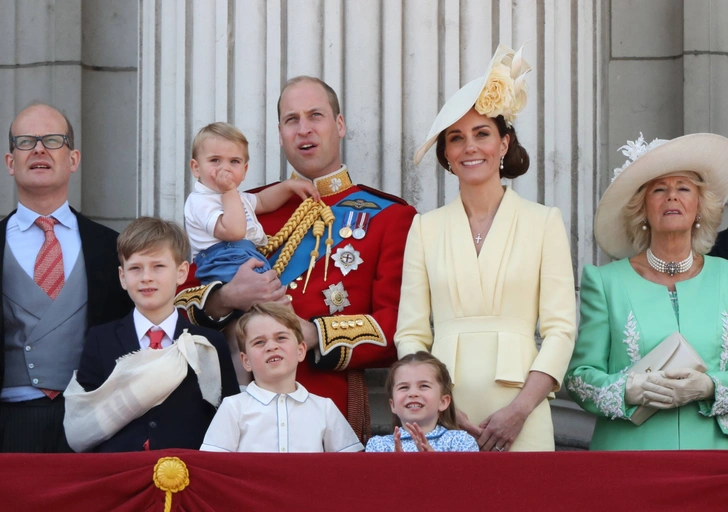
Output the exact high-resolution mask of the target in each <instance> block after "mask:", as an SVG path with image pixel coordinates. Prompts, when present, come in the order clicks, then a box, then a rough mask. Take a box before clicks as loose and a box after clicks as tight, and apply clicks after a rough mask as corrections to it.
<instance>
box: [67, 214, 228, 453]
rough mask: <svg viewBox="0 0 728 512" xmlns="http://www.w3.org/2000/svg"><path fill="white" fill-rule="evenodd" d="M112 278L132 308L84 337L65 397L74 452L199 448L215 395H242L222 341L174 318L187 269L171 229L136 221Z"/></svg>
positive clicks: (176, 230) (181, 244)
mask: <svg viewBox="0 0 728 512" xmlns="http://www.w3.org/2000/svg"><path fill="white" fill-rule="evenodd" d="M117 246H118V253H119V261H120V263H121V266H120V267H119V279H120V280H121V285H122V287H123V288H124V289H125V290H126V291H127V292H128V293H129V296H130V297H131V299H132V301H134V304H135V308H134V311H133V312H132V313H131V314H129V315H128V316H127V317H125V318H123V319H122V320H118V321H115V322H110V323H108V324H104V325H101V326H98V327H94V328H92V329H90V330H89V332H88V337H87V340H86V344H85V346H84V349H83V353H82V355H81V362H80V365H79V368H78V371H77V372H76V374H75V378H74V379H73V380H71V383H70V384H69V386H68V389H66V392H65V396H66V416H65V421H64V425H65V428H66V436H67V438H68V441H69V444H70V446H71V447H72V448H73V449H74V450H76V451H87V450H89V449H94V450H95V451H100V452H120V451H138V450H157V449H165V448H190V449H197V448H199V446H200V445H201V444H202V440H203V438H204V435H205V431H206V430H207V427H208V426H209V424H210V421H212V418H213V416H214V415H215V410H216V409H217V406H218V405H219V403H220V400H221V398H222V397H225V396H230V395H234V394H236V393H238V392H239V387H238V383H237V379H236V377H235V370H234V369H233V365H232V359H231V357H230V352H229V350H228V348H227V343H226V341H225V338H224V336H223V335H222V334H221V333H219V332H216V331H213V330H209V329H205V328H201V327H197V326H194V325H192V324H191V323H190V322H188V321H187V320H186V319H185V318H184V317H183V316H182V315H179V314H178V313H177V310H176V309H175V307H174V303H173V301H174V296H175V292H176V289H177V286H178V285H179V284H181V283H183V282H184V281H185V279H186V278H187V272H188V270H189V263H187V262H186V261H185V256H186V255H187V253H188V251H189V243H188V241H187V236H186V235H185V233H184V231H183V230H182V228H180V227H179V226H178V225H177V224H175V223H174V222H168V221H163V220H161V219H154V218H151V217H142V218H139V219H137V220H135V221H134V222H132V223H131V224H130V225H129V226H128V227H127V228H126V229H125V230H124V231H123V232H122V233H121V235H119V240H118V243H117Z"/></svg>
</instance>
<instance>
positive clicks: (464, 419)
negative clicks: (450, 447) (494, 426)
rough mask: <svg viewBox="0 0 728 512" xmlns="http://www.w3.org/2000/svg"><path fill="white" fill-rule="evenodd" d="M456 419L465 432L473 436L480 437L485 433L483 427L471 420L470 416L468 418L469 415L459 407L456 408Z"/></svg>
mask: <svg viewBox="0 0 728 512" xmlns="http://www.w3.org/2000/svg"><path fill="white" fill-rule="evenodd" d="M455 419H456V420H457V422H458V426H459V427H460V428H461V429H463V430H464V431H465V432H467V433H468V434H470V435H471V436H473V437H474V438H475V439H478V438H479V437H480V435H481V434H482V433H483V429H482V428H480V427H478V426H477V425H475V424H474V423H473V422H471V421H470V418H468V415H467V414H465V413H464V412H463V411H461V410H460V409H458V408H457V407H456V408H455Z"/></svg>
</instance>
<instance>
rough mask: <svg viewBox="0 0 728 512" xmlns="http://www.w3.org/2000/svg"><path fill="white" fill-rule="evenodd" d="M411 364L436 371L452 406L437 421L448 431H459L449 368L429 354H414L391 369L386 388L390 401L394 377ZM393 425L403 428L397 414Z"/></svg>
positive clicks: (437, 378) (394, 416)
mask: <svg viewBox="0 0 728 512" xmlns="http://www.w3.org/2000/svg"><path fill="white" fill-rule="evenodd" d="M410 364H428V365H430V366H432V368H434V370H435V379H436V380H437V382H438V383H439V384H440V390H441V392H442V394H443V396H444V395H449V396H450V405H449V406H448V407H447V409H445V410H444V411H440V415H439V417H438V419H437V423H438V424H440V425H442V426H443V427H445V428H446V429H448V430H459V429H460V427H459V426H458V421H457V419H456V417H455V400H454V399H453V397H452V386H453V384H452V379H451V378H450V372H449V371H447V366H445V364H444V363H443V362H442V361H440V360H439V359H438V358H436V357H435V356H433V355H432V354H430V353H429V352H424V351H420V352H415V353H414V354H408V355H406V356H404V357H403V358H402V359H400V360H399V361H397V362H396V363H394V364H393V365H392V367H391V368H390V369H389V374H387V381H386V382H385V384H384V387H385V388H386V390H387V395H389V398H390V399H393V398H394V375H395V373H397V370H399V369H400V368H402V367H403V366H406V365H410ZM392 423H393V426H395V427H401V426H402V422H401V421H400V419H399V417H398V416H397V415H396V414H392Z"/></svg>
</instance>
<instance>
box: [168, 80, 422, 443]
mask: <svg viewBox="0 0 728 512" xmlns="http://www.w3.org/2000/svg"><path fill="white" fill-rule="evenodd" d="M278 115H279V125H278V128H279V133H280V140H281V145H282V147H283V150H284V152H285V153H286V157H287V159H288V162H289V163H290V164H291V165H292V166H293V168H294V169H295V172H294V173H293V176H292V178H297V179H309V180H312V181H313V183H314V184H315V185H316V187H317V189H318V191H319V193H320V194H321V202H320V203H315V202H314V201H313V200H310V199H309V200H307V201H306V202H304V203H302V202H301V199H300V198H298V197H294V198H292V199H291V200H290V201H289V202H288V203H286V204H285V205H284V206H283V207H281V208H280V209H278V210H277V211H275V212H273V213H270V214H266V215H261V216H259V217H258V219H259V221H260V222H261V224H262V225H263V228H264V229H265V231H266V233H267V234H268V235H269V236H270V235H273V236H272V237H270V239H269V240H270V241H269V244H268V246H267V247H266V249H265V250H264V251H263V252H264V253H265V254H266V256H268V257H269V259H270V261H271V264H272V265H273V269H274V270H271V271H268V272H266V273H263V274H258V273H256V272H254V271H253V268H254V267H255V266H257V265H258V264H259V263H257V262H255V261H254V260H252V259H251V260H250V261H249V262H247V263H246V264H244V265H243V266H241V268H240V270H239V271H238V273H237V274H236V275H235V277H234V278H233V280H232V281H230V282H229V283H227V284H224V285H223V284H222V283H212V284H210V285H207V286H202V287H193V288H188V289H186V290H185V291H183V292H181V293H180V294H179V296H178V300H177V304H178V306H182V307H185V309H186V310H187V312H188V315H189V317H190V319H191V320H193V321H194V322H196V323H201V324H205V325H211V324H215V323H217V324H218V325H219V324H220V321H219V320H215V319H219V318H221V317H225V316H226V315H228V314H229V313H230V312H231V311H232V310H233V309H238V310H245V309H247V308H248V307H250V305H251V304H253V303H256V302H267V301H270V300H288V301H290V303H291V305H292V306H293V308H294V310H295V312H296V314H297V315H298V316H299V318H300V319H301V325H302V328H303V332H304V335H305V338H306V344H307V346H308V348H309V352H308V358H307V360H306V361H304V362H303V363H302V364H301V365H299V368H298V373H297V381H298V382H300V383H301V384H303V386H305V387H306V388H307V389H308V390H309V391H310V392H312V393H315V394H317V395H321V396H326V397H329V398H331V399H332V400H333V401H334V402H335V403H336V405H337V406H338V407H339V409H340V410H341V411H342V412H343V413H344V414H345V415H346V416H347V419H348V420H349V422H350V423H351V424H352V427H353V428H354V430H355V431H356V432H357V434H358V435H359V436H360V437H362V438H364V437H366V436H367V435H368V432H369V406H368V401H367V390H366V386H365V385H364V381H363V370H364V369H365V368H372V367H382V366H388V365H389V364H390V363H391V362H392V361H393V360H394V359H395V358H396V350H395V347H394V344H393V337H394V332H395V329H396V323H397V309H398V306H399V295H400V284H401V278H402V258H403V255H404V246H405V241H406V238H407V233H408V231H409V227H410V224H411V222H412V217H413V216H414V214H415V209H414V208H413V207H411V206H408V205H407V204H406V203H405V202H404V201H403V200H402V199H399V198H397V197H394V196H390V195H387V194H385V193H383V192H380V191H378V190H374V189H371V188H369V187H365V186H362V185H354V184H353V182H352V180H351V178H350V176H349V172H348V170H347V168H346V167H345V166H344V165H342V162H341V152H340V140H341V139H342V138H343V137H344V135H345V134H346V125H345V123H344V118H343V117H342V115H341V113H340V109H339V101H338V98H337V97H336V93H335V92H334V91H333V90H332V89H331V88H330V87H329V86H328V85H327V84H325V83H324V82H322V81H321V80H319V79H317V78H312V77H305V76H304V77H297V78H294V79H291V80H290V81H289V82H288V83H287V84H286V85H285V86H284V88H283V91H282V93H281V96H280V98H279V100H278ZM274 234H275V235H274ZM190 274H191V275H192V274H193V272H191V273H190ZM278 276H280V277H278ZM191 284H194V283H188V284H187V286H189V285H191Z"/></svg>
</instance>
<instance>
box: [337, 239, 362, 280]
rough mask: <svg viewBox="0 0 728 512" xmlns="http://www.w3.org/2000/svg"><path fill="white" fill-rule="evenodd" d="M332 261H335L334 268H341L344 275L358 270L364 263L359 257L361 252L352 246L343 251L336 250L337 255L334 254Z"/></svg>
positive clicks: (348, 245)
mask: <svg viewBox="0 0 728 512" xmlns="http://www.w3.org/2000/svg"><path fill="white" fill-rule="evenodd" d="M331 259H332V260H334V266H336V267H338V268H340V269H341V273H342V274H344V275H347V274H348V273H349V272H351V271H352V270H356V269H357V268H359V264H361V263H364V260H363V259H361V256H359V251H357V250H355V249H354V247H352V245H351V244H347V245H346V247H344V248H343V249H342V248H339V249H336V254H332V255H331Z"/></svg>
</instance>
